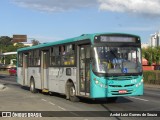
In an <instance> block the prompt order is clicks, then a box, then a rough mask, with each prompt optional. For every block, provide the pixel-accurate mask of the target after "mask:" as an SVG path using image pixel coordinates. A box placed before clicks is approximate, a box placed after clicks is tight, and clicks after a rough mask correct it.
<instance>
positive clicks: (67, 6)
mask: <svg viewBox="0 0 160 120" xmlns="http://www.w3.org/2000/svg"><path fill="white" fill-rule="evenodd" d="M12 2H13V3H14V4H16V5H18V6H21V7H26V8H31V9H35V10H39V11H43V12H62V11H68V10H72V9H79V8H88V7H92V6H96V5H97V4H96V3H97V0H12Z"/></svg>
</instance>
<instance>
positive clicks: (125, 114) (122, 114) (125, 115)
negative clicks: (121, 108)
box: [110, 113, 128, 117]
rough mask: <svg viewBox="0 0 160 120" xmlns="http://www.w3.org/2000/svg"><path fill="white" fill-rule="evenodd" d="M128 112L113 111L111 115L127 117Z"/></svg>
mask: <svg viewBox="0 0 160 120" xmlns="http://www.w3.org/2000/svg"><path fill="white" fill-rule="evenodd" d="M127 116H128V113H111V114H110V117H127Z"/></svg>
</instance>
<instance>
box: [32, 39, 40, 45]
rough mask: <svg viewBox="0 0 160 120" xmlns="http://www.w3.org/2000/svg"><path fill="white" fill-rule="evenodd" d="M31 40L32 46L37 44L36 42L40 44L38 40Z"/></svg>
mask: <svg viewBox="0 0 160 120" xmlns="http://www.w3.org/2000/svg"><path fill="white" fill-rule="evenodd" d="M31 42H32V45H33V46H34V45H38V44H40V42H39V41H38V40H35V39H34V40H31Z"/></svg>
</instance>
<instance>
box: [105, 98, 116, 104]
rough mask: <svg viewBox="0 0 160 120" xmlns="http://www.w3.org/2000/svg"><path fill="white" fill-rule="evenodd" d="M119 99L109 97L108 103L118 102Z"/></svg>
mask: <svg viewBox="0 0 160 120" xmlns="http://www.w3.org/2000/svg"><path fill="white" fill-rule="evenodd" d="M117 99H118V97H110V98H107V103H114V102H116V100H117Z"/></svg>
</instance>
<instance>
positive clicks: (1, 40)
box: [0, 36, 13, 47]
mask: <svg viewBox="0 0 160 120" xmlns="http://www.w3.org/2000/svg"><path fill="white" fill-rule="evenodd" d="M0 45H2V46H5V47H7V46H8V45H13V43H12V38H10V37H8V36H2V37H0Z"/></svg>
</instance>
